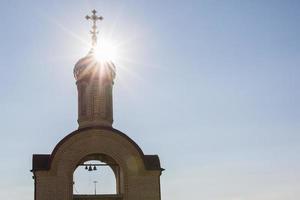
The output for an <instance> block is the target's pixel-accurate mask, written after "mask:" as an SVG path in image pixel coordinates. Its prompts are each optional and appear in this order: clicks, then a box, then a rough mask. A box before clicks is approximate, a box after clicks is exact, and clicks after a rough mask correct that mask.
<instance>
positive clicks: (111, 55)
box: [94, 39, 118, 62]
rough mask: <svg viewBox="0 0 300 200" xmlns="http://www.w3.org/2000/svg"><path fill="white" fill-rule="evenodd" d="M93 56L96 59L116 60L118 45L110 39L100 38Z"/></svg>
mask: <svg viewBox="0 0 300 200" xmlns="http://www.w3.org/2000/svg"><path fill="white" fill-rule="evenodd" d="M94 57H95V59H96V60H97V61H104V62H105V61H112V62H114V61H116V60H117V57H118V45H117V43H116V42H114V41H113V40H110V39H102V40H101V41H99V44H97V46H96V47H95V49H94Z"/></svg>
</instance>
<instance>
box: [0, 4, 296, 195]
mask: <svg viewBox="0 0 300 200" xmlns="http://www.w3.org/2000/svg"><path fill="white" fill-rule="evenodd" d="M92 9H96V10H98V11H99V13H100V14H101V15H102V16H103V17H104V21H103V22H102V23H101V25H100V35H101V36H100V37H102V36H103V37H109V38H111V39H113V40H115V41H117V42H118V43H120V44H121V45H120V48H119V55H120V58H119V59H117V60H116V61H115V64H116V67H117V77H116V81H115V85H114V127H115V128H116V129H119V130H121V131H122V132H124V133H126V134H127V135H128V136H129V137H131V138H132V139H133V140H135V141H136V142H137V143H138V144H139V146H140V147H141V148H142V149H143V151H144V153H145V154H158V155H159V156H160V159H161V164H162V167H163V168H165V169H166V171H164V172H163V175H162V176H161V188H162V199H163V200H167V199H169V200H182V199H201V200H282V199H284V200H297V199H300V190H299V188H300V89H299V86H300V79H299V75H300V38H299V35H300V26H299V21H300V12H299V9H300V2H299V1H297V0H294V1H293V0H286V1H280V0H272V1H271V0H270V1H267V0H263V1H262V0H252V1H246V0H244V1H238V0H227V1H215V0H197V1H196V0H195V1H174V0H165V1H158V0H157V1H145V0H144V1H142V0H135V1H134V0H122V1H121V0H115V1H108V0H107V1H74V0H68V1H67V0H64V1H61V0H60V1H59V0H51V1H34V0H28V1H14V0H2V1H1V2H0V11H1V12H0V17H1V31H0V40H1V43H0V44H1V48H0V67H1V72H2V78H1V79H0V91H1V99H0V105H1V115H0V120H1V132H0V134H1V140H0V146H1V151H0V154H1V160H2V164H1V165H0V170H1V180H0V191H1V192H0V199H10V200H19V199H22V200H32V199H33V180H32V178H31V176H32V174H31V173H30V172H29V170H30V169H31V156H32V154H33V153H51V151H52V150H53V148H54V147H55V145H56V144H57V143H58V142H59V141H60V140H61V139H62V138H63V137H64V136H65V135H67V134H68V133H70V132H72V131H73V130H75V129H77V122H76V120H77V91H76V85H75V79H74V77H73V71H72V70H73V67H74V64H75V63H76V62H77V61H78V60H79V59H80V58H81V57H83V56H85V55H86V53H87V52H88V47H87V44H88V43H89V42H90V36H89V34H88V31H89V29H90V24H89V23H88V22H87V21H86V20H85V19H84V16H85V15H86V14H89V13H90V10H92Z"/></svg>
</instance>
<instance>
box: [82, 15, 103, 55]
mask: <svg viewBox="0 0 300 200" xmlns="http://www.w3.org/2000/svg"><path fill="white" fill-rule="evenodd" d="M92 13H93V14H92V15H91V16H89V15H87V16H86V17H85V18H86V19H87V20H92V22H93V26H92V30H91V31H90V33H91V34H92V49H94V48H95V47H96V45H97V34H98V33H99V31H98V30H97V25H96V22H97V21H98V20H103V17H102V16H97V15H96V13H97V11H96V10H92Z"/></svg>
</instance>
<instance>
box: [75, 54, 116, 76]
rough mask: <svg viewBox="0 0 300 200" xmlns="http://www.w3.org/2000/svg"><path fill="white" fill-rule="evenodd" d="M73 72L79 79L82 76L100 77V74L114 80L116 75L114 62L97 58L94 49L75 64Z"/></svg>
mask: <svg viewBox="0 0 300 200" xmlns="http://www.w3.org/2000/svg"><path fill="white" fill-rule="evenodd" d="M73 73H74V77H75V79H76V80H77V81H78V80H80V79H82V78H99V76H100V75H101V77H103V78H110V79H111V80H113V79H114V78H115V76H116V73H115V65H114V64H113V62H112V61H104V60H97V59H96V57H95V55H94V53H93V52H92V51H91V52H90V53H89V54H88V55H87V56H85V57H83V58H81V59H80V60H79V61H78V62H77V63H76V64H75V67H74V71H73Z"/></svg>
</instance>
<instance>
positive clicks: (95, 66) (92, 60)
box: [31, 10, 164, 200]
mask: <svg viewBox="0 0 300 200" xmlns="http://www.w3.org/2000/svg"><path fill="white" fill-rule="evenodd" d="M86 19H88V20H91V21H92V23H93V25H92V30H91V31H90V33H91V35H92V45H91V50H90V51H89V52H88V54H87V55H86V56H85V57H83V58H81V59H80V60H79V61H78V62H77V63H76V64H75V67H74V71H73V73H74V77H75V80H76V86H77V91H78V120H77V121H78V124H79V126H78V129H77V130H75V131H73V132H72V133H70V134H68V135H66V136H65V137H64V138H63V139H62V140H61V141H60V142H59V143H58V144H57V145H56V146H55V148H54V149H53V151H52V153H51V154H34V155H33V158H32V170H31V171H32V173H33V179H34V200H90V199H93V200H161V194H160V175H161V173H162V171H163V170H164V169H163V168H161V166H160V161H159V157H158V155H145V154H144V153H143V151H142V150H141V148H140V147H139V146H138V145H137V144H136V143H135V142H134V141H133V140H132V139H131V138H130V137H129V136H127V135H126V134H125V133H122V132H121V131H119V130H117V129H114V128H113V127H112V124H113V98H112V97H113V95H112V90H113V85H114V79H115V76H116V67H115V65H114V64H113V62H112V61H110V60H104V59H102V60H101V59H100V60H99V59H97V58H96V56H95V53H96V46H97V34H98V30H97V26H96V22H97V21H100V20H102V19H103V18H102V17H100V16H98V15H97V13H96V11H95V10H93V11H92V15H90V16H86ZM95 161H97V162H101V164H97V163H93V162H95ZM101 166H107V167H109V168H110V169H111V170H112V171H113V174H114V176H115V187H116V188H115V191H116V192H115V193H114V194H97V193H96V190H95V194H77V193H75V192H74V185H76V184H77V182H76V181H77V180H74V171H75V170H77V169H78V168H81V167H83V169H84V168H85V169H88V170H86V173H89V171H92V170H93V169H96V167H97V168H99V167H101ZM95 183H96V182H95Z"/></svg>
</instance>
